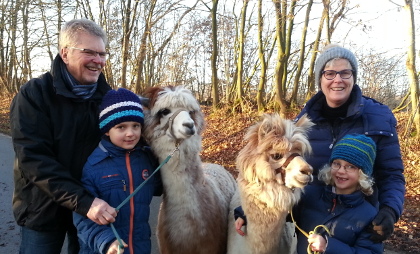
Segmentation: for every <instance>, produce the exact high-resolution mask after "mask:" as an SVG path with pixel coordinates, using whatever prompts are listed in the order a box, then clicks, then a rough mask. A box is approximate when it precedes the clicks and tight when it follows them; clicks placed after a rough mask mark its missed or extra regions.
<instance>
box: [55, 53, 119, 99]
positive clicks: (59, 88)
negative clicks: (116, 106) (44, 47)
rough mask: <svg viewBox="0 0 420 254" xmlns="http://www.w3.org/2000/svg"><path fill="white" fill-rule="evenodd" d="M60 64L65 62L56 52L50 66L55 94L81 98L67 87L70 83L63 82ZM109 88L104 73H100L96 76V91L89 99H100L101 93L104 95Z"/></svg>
mask: <svg viewBox="0 0 420 254" xmlns="http://www.w3.org/2000/svg"><path fill="white" fill-rule="evenodd" d="M61 66H65V64H64V62H63V59H62V58H61V56H60V54H57V55H56V57H55V58H54V61H53V63H52V66H51V75H52V76H53V85H54V89H55V92H56V94H59V95H62V96H64V97H66V98H71V99H75V100H82V99H80V98H79V97H77V96H76V95H75V94H73V92H72V91H71V90H70V89H68V86H70V84H66V83H65V81H64V80H65V79H64V78H63V76H62V72H61V69H60V68H61ZM110 89H111V87H110V86H109V85H108V83H107V82H106V80H105V75H104V74H103V73H101V74H100V75H99V78H98V87H97V89H96V92H95V93H94V94H93V95H92V97H91V99H101V98H102V97H103V95H105V94H106V92H107V91H108V90H110Z"/></svg>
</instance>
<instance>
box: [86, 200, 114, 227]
mask: <svg viewBox="0 0 420 254" xmlns="http://www.w3.org/2000/svg"><path fill="white" fill-rule="evenodd" d="M87 217H88V218H89V219H91V220H92V221H94V222H96V223H97V224H99V225H107V224H109V223H112V222H114V221H115V217H117V211H116V210H115V208H114V207H112V206H110V205H109V204H108V203H107V202H105V201H103V200H102V199H99V198H95V199H94V200H93V203H92V205H91V206H90V209H89V211H88V213H87Z"/></svg>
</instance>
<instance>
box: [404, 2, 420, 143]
mask: <svg viewBox="0 0 420 254" xmlns="http://www.w3.org/2000/svg"><path fill="white" fill-rule="evenodd" d="M404 9H405V10H406V11H407V15H406V17H407V28H408V36H409V37H408V38H409V40H408V41H409V47H408V51H407V62H406V67H407V74H408V79H409V82H410V90H411V108H412V112H411V113H412V114H413V121H414V126H415V128H416V137H417V138H420V117H419V112H418V105H419V79H418V76H417V71H416V39H415V38H416V37H415V30H416V29H415V22H414V12H413V1H412V0H405V6H404Z"/></svg>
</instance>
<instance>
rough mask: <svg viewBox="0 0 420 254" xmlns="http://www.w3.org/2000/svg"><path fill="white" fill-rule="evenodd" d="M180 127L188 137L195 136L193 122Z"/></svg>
mask: <svg viewBox="0 0 420 254" xmlns="http://www.w3.org/2000/svg"><path fill="white" fill-rule="evenodd" d="M182 125H183V126H184V127H186V130H187V133H188V134H189V135H194V134H195V129H194V122H192V123H183V124H182Z"/></svg>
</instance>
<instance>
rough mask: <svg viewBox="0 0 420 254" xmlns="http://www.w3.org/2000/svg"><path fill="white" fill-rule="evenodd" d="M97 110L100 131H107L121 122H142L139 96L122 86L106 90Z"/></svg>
mask: <svg viewBox="0 0 420 254" xmlns="http://www.w3.org/2000/svg"><path fill="white" fill-rule="evenodd" d="M99 110H100V114H99V129H100V130H101V132H102V133H107V132H108V131H109V130H110V129H111V128H112V127H114V126H115V125H117V124H120V123H122V122H138V123H140V124H141V125H143V124H144V114H143V107H142V105H141V104H140V98H139V97H138V96H137V95H136V94H134V93H133V92H131V91H130V90H127V89H124V88H119V89H118V90H110V91H108V92H107V93H106V94H105V96H104V98H103V99H102V104H101V105H100V106H99Z"/></svg>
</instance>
